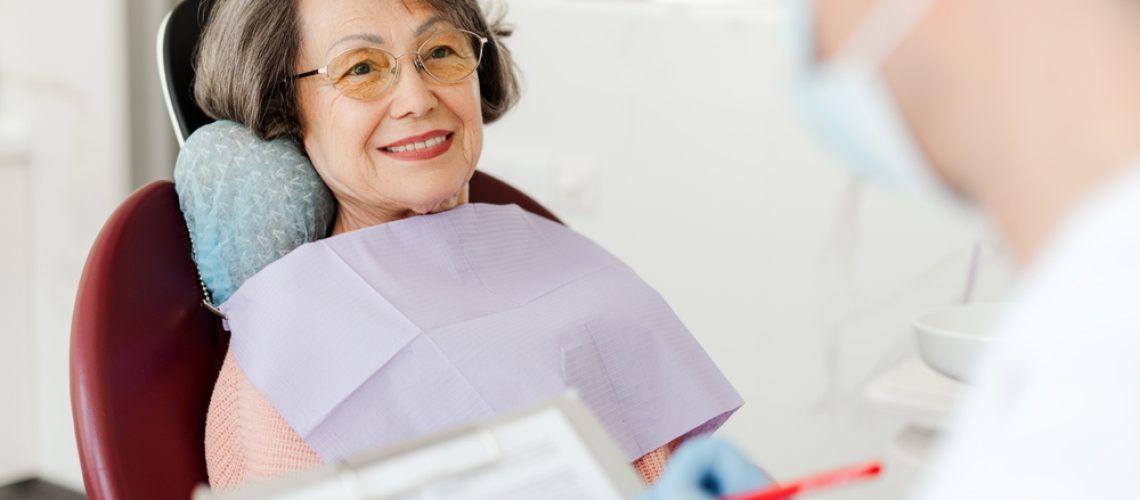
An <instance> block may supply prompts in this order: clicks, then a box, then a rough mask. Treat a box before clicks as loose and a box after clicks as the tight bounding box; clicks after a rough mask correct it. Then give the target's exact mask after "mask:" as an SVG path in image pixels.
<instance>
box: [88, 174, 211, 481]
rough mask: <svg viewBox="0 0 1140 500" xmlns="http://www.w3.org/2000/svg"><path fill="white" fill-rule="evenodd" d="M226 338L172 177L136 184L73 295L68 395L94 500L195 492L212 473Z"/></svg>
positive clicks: (99, 242)
mask: <svg viewBox="0 0 1140 500" xmlns="http://www.w3.org/2000/svg"><path fill="white" fill-rule="evenodd" d="M227 344H228V338H227V336H226V335H225V332H224V331H223V330H222V328H221V323H220V321H219V320H218V319H217V318H216V317H215V316H213V315H212V314H210V313H209V312H208V311H207V310H206V309H205V308H203V307H202V289H201V288H200V287H199V285H198V278H197V272H196V271H195V268H194V262H193V261H192V260H191V258H190V238H189V236H188V232H187V230H186V223H185V221H184V219H183V218H182V212H181V210H180V209H179V207H178V196H177V194H175V192H174V185H173V184H171V183H170V182H156V183H153V184H150V185H148V186H146V187H144V188H142V189H140V190H139V191H137V192H135V193H134V194H132V195H131V196H130V197H129V198H128V199H127V200H126V201H125V202H124V203H123V204H122V205H121V206H120V207H119V208H118V210H116V211H115V213H114V214H113V215H111V218H110V219H109V220H108V221H107V223H106V225H105V226H104V227H103V230H102V232H100V234H99V237H98V239H97V240H96V242H95V245H94V247H93V248H92V249H91V254H90V256H89V257H88V259H87V265H86V267H85V268H84V270H83V278H82V280H81V281H80V284H79V293H78V296H77V297H76V301H75V313H74V316H73V323H72V337H71V404H72V411H73V413H74V418H75V434H76V439H77V440H78V442H79V453H80V459H81V462H82V466H83V479H84V483H85V484H86V487H87V493H88V495H90V497H91V498H94V499H103V498H108V499H132V498H141V499H151V498H188V496H189V494H190V492H191V491H192V490H193V488H194V486H195V485H196V484H199V483H202V482H205V481H206V463H205V458H204V452H203V443H204V442H205V422H206V411H207V408H208V405H209V401H210V394H211V392H212V390H213V385H214V381H215V380H216V379H217V376H218V372H219V370H220V369H221V363H222V359H223V358H224V356H225V350H226V346H227Z"/></svg>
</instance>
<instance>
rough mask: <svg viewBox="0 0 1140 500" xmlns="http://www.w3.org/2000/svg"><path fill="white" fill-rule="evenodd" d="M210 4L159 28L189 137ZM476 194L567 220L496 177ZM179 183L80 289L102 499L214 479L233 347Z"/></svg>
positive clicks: (82, 386) (121, 230)
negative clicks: (220, 386)
mask: <svg viewBox="0 0 1140 500" xmlns="http://www.w3.org/2000/svg"><path fill="white" fill-rule="evenodd" d="M208 3H209V2H208V0H201V1H199V0H186V1H184V2H182V3H181V4H179V5H178V6H177V7H176V8H175V9H174V10H173V11H172V12H171V13H170V15H169V16H167V19H166V21H164V23H163V28H162V29H161V30H160V32H159V37H158V38H159V47H158V53H159V60H160V68H161V71H160V72H161V74H162V77H163V84H164V85H163V86H164V90H165V91H166V98H167V105H168V109H169V110H170V114H171V121H172V123H173V125H174V128H175V132H176V134H177V135H178V139H179V141H183V140H185V138H186V137H189V135H190V134H191V133H192V132H193V131H194V130H196V129H197V128H198V127H201V126H202V125H205V124H208V123H210V122H211V121H212V120H211V119H210V118H209V117H208V116H206V114H205V113H203V112H202V110H201V109H200V108H199V107H198V105H197V104H196V103H195V101H194V97H193V91H192V89H193V78H194V67H193V56H194V50H195V46H196V45H197V41H198V37H199V34H200V31H201V28H202V26H203V25H204V22H205V16H206V14H207V13H208V5H207V4H208ZM471 199H472V201H476V202H481V203H494V204H508V203H515V204H518V205H519V206H521V207H522V208H524V209H526V210H528V211H530V212H532V213H535V214H537V215H541V216H543V217H546V218H549V219H551V220H554V221H558V219H557V218H556V217H555V216H554V215H553V214H552V213H550V211H548V210H546V209H545V208H543V207H542V205H540V204H539V203H537V202H535V201H534V200H533V199H531V198H530V197H528V196H526V195H525V194H523V193H522V192H520V191H518V190H516V189H514V188H513V187H511V186H509V185H507V184H506V183H504V182H502V181H500V180H498V179H495V178H494V177H492V176H489V175H485V174H482V173H478V174H476V176H475V178H473V179H472V181H471ZM190 255H191V254H190V239H189V232H188V231H187V228H186V222H185V220H184V219H183V217H182V212H181V210H180V209H179V205H178V196H177V194H176V193H175V191H174V185H173V184H171V183H170V182H165V181H160V182H155V183H152V184H150V185H148V186H146V187H143V188H142V189H140V190H138V191H136V192H135V193H134V194H132V195H131V196H130V197H129V198H127V200H126V201H125V202H123V204H122V205H121V206H120V207H119V208H118V210H116V211H115V213H114V214H113V215H111V217H110V219H109V220H108V221H107V223H106V225H105V226H104V227H103V230H102V232H100V234H99V237H98V239H97V240H96V242H95V245H94V247H93V248H92V249H91V254H90V256H89V257H88V260H87V265H86V267H85V268H84V270H83V278H82V280H81V282H80V285H79V293H78V296H77V298H76V302H75V313H74V317H73V322H72V338H71V403H72V410H73V413H74V419H75V433H76V439H77V441H78V443H79V452H80V460H81V463H82V467H83V479H84V483H85V485H86V488H87V493H88V495H89V496H90V497H91V498H94V499H104V498H107V499H133V498H143V499H151V498H187V497H188V496H189V495H190V492H191V491H192V490H193V488H194V486H195V485H197V484H200V483H204V482H206V480H207V476H206V463H205V451H204V446H205V422H206V412H207V410H208V407H209V400H210V394H211V393H212V391H213V385H214V381H215V380H216V379H217V376H218V372H219V371H220V369H221V363H222V360H223V359H224V356H225V351H226V349H227V346H228V344H229V336H228V334H227V333H226V332H225V331H224V329H222V327H221V323H220V321H219V320H218V319H217V318H216V317H215V316H213V315H212V314H211V313H210V312H208V311H207V310H206V309H205V308H204V307H203V306H202V299H203V293H202V289H201V287H200V285H199V281H198V277H197V276H198V275H197V272H196V270H195V267H194V262H193V260H192V259H191V256H190Z"/></svg>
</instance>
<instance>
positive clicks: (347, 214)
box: [332, 185, 470, 236]
mask: <svg viewBox="0 0 1140 500" xmlns="http://www.w3.org/2000/svg"><path fill="white" fill-rule="evenodd" d="M469 198H470V187H469V186H468V185H464V186H463V188H462V189H460V190H459V192H458V193H456V194H455V196H452V197H451V198H448V199H447V200H444V201H442V202H440V203H438V204H436V205H435V206H434V207H431V208H429V209H426V210H424V209H416V208H413V207H392V206H382V205H379V204H366V203H361V202H359V201H357V200H350V199H340V198H338V199H337V205H338V208H337V214H336V221H335V222H334V223H333V229H332V236H336V235H338V234H344V233H350V232H352V231H356V230H359V229H365V228H369V227H373V226H378V225H380V224H387V223H389V222H395V221H398V220H403V219H407V218H410V217H415V216H417V215H425V214H434V213H440V212H446V211H448V210H451V209H453V208H455V207H458V206H460V205H464V204H467V203H468V201H469Z"/></svg>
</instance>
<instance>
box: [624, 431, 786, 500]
mask: <svg viewBox="0 0 1140 500" xmlns="http://www.w3.org/2000/svg"><path fill="white" fill-rule="evenodd" d="M769 484H772V480H771V479H770V478H769V477H768V475H767V474H765V473H764V472H763V471H761V470H760V469H759V468H758V467H756V466H755V465H753V464H752V462H749V461H748V459H747V458H745V457H744V455H743V454H742V453H740V451H739V450H737V449H736V448H735V447H733V446H732V445H731V444H728V442H727V441H723V440H720V439H713V438H698V439H694V440H692V441H690V442H688V443H685V444H684V445H683V446H681V448H680V449H679V450H677V454H676V455H674V456H673V458H672V459H671V460H669V466H668V468H667V469H666V470H665V474H664V475H662V476H661V477H660V478H659V479H658V480H657V484H656V485H654V487H653V489H651V490H650V491H649V492H648V493H646V494H645V495H642V497H641V499H640V500H716V499H717V498H719V497H721V496H723V495H731V494H737V493H745V492H749V491H752V490H756V489H760V488H763V487H765V486H767V485H769Z"/></svg>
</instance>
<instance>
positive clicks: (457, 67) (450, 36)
mask: <svg viewBox="0 0 1140 500" xmlns="http://www.w3.org/2000/svg"><path fill="white" fill-rule="evenodd" d="M486 43H487V39H486V38H484V37H482V36H479V35H476V34H475V33H472V32H470V31H464V30H452V31H444V32H442V33H439V34H436V35H434V36H432V37H431V38H429V39H427V41H425V42H424V43H423V44H422V45H420V48H419V49H416V51H415V52H413V53H407V54H401V55H398V56H397V55H393V54H392V53H391V52H388V51H386V50H384V49H378V48H375V47H362V48H359V49H351V50H348V51H345V52H342V53H340V54H339V55H337V56H336V57H334V58H333V59H332V60H331V61H329V63H328V64H327V65H325V67H323V68H320V69H314V70H312V71H306V72H304V73H301V74H299V75H296V76H294V77H293V78H295V79H300V78H305V77H309V76H313V75H325V76H326V77H327V78H328V79H329V83H331V84H332V86H333V88H335V89H336V90H337V92H340V93H341V95H344V96H345V97H349V98H352V99H359V100H362V101H367V100H372V99H376V98H378V97H380V96H381V95H383V94H384V91H385V90H388V87H391V86H392V83H393V82H395V81H396V80H398V79H399V78H400V63H399V61H400V59H401V58H403V57H404V56H408V55H415V56H416V58H415V63H414V64H415V68H416V70H417V71H421V72H423V73H426V74H427V75H428V76H429V77H431V78H432V79H433V80H435V81H437V82H439V83H458V82H460V81H463V80H464V79H465V78H467V77H469V76H471V74H472V73H474V72H475V70H476V69H478V68H479V63H480V62H481V61H482V59H483V46H484V45H485V44H486Z"/></svg>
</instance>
